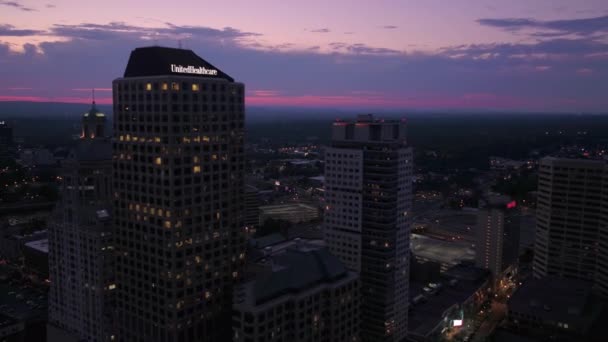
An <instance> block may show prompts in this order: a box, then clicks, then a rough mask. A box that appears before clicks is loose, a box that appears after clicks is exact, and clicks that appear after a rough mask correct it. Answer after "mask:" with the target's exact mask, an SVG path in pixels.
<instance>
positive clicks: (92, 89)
mask: <svg viewBox="0 0 608 342" xmlns="http://www.w3.org/2000/svg"><path fill="white" fill-rule="evenodd" d="M91 93H92V95H93V108H95V88H91Z"/></svg>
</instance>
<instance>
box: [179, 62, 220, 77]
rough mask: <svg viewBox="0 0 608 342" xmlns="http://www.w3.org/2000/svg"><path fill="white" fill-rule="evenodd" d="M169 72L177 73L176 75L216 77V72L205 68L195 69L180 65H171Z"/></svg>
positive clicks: (190, 66)
mask: <svg viewBox="0 0 608 342" xmlns="http://www.w3.org/2000/svg"><path fill="white" fill-rule="evenodd" d="M171 72H177V73H181V74H197V75H208V76H217V70H215V69H207V68H205V67H195V66H192V65H188V66H182V65H175V64H171Z"/></svg>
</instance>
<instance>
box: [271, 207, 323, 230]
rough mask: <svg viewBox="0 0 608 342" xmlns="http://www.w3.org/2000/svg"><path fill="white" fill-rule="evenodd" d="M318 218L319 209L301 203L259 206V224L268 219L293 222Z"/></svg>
mask: <svg viewBox="0 0 608 342" xmlns="http://www.w3.org/2000/svg"><path fill="white" fill-rule="evenodd" d="M318 218H319V209H318V208H316V207H314V206H311V205H308V204H302V203H291V204H279V205H265V206H262V207H260V225H263V224H264V222H266V220H268V219H274V220H284V221H289V222H291V223H293V224H295V223H300V222H308V221H312V220H316V219H318Z"/></svg>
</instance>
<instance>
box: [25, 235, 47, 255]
mask: <svg viewBox="0 0 608 342" xmlns="http://www.w3.org/2000/svg"><path fill="white" fill-rule="evenodd" d="M25 246H27V247H29V248H31V249H34V250H37V251H39V252H42V253H47V254H48V252H49V239H41V240H35V241H30V242H27V243H26V244H25Z"/></svg>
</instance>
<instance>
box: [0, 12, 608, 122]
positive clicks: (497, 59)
mask: <svg viewBox="0 0 608 342" xmlns="http://www.w3.org/2000/svg"><path fill="white" fill-rule="evenodd" d="M179 40H181V41H182V45H183V46H184V47H187V48H190V49H193V50H194V51H195V52H197V53H198V54H199V55H201V56H202V57H203V58H205V59H207V60H209V61H210V62H211V63H213V64H215V65H216V66H218V67H219V68H221V69H222V70H223V71H225V72H227V73H228V74H230V75H231V76H233V77H234V78H236V79H237V80H239V81H242V82H245V84H246V87H247V103H248V104H250V105H265V106H277V105H279V106H299V107H335V108H383V109H384V108H387V109H390V108H394V109H468V108H474V109H500V110H534V111H593V112H608V2H606V1H605V0H577V1H574V0H569V1H564V0H551V1H530V0H510V1H501V2H497V1H481V0H460V1H445V0H424V1H422V0H420V1H414V0H412V1H404V0H402V1H397V0H395V1H388V0H387V1H382V0H376V1H371V0H370V1H356V0H350V1H344V0H332V1H327V0H324V1H318V0H308V1H291V0H265V1H238V0H231V1H200V0H198V1H177V0H173V1H152V0H148V1H133V0H129V1H125V0H121V1H116V0H105V1H97V2H91V1H77V0H58V1H50V0H49V1H44V0H25V1H18V0H9V1H5V0H0V101H3V100H4V101H8V100H23V101H60V102H89V101H90V89H91V88H93V87H94V88H96V89H97V94H98V99H99V102H105V103H109V102H110V98H111V93H110V89H109V88H110V86H111V82H112V80H113V79H114V78H116V77H120V76H121V75H122V73H123V71H124V67H125V66H126V62H127V59H128V56H129V53H130V51H131V50H132V49H133V48H135V47H139V46H147V45H154V44H158V45H166V46H173V47H177V45H178V41H179Z"/></svg>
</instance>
